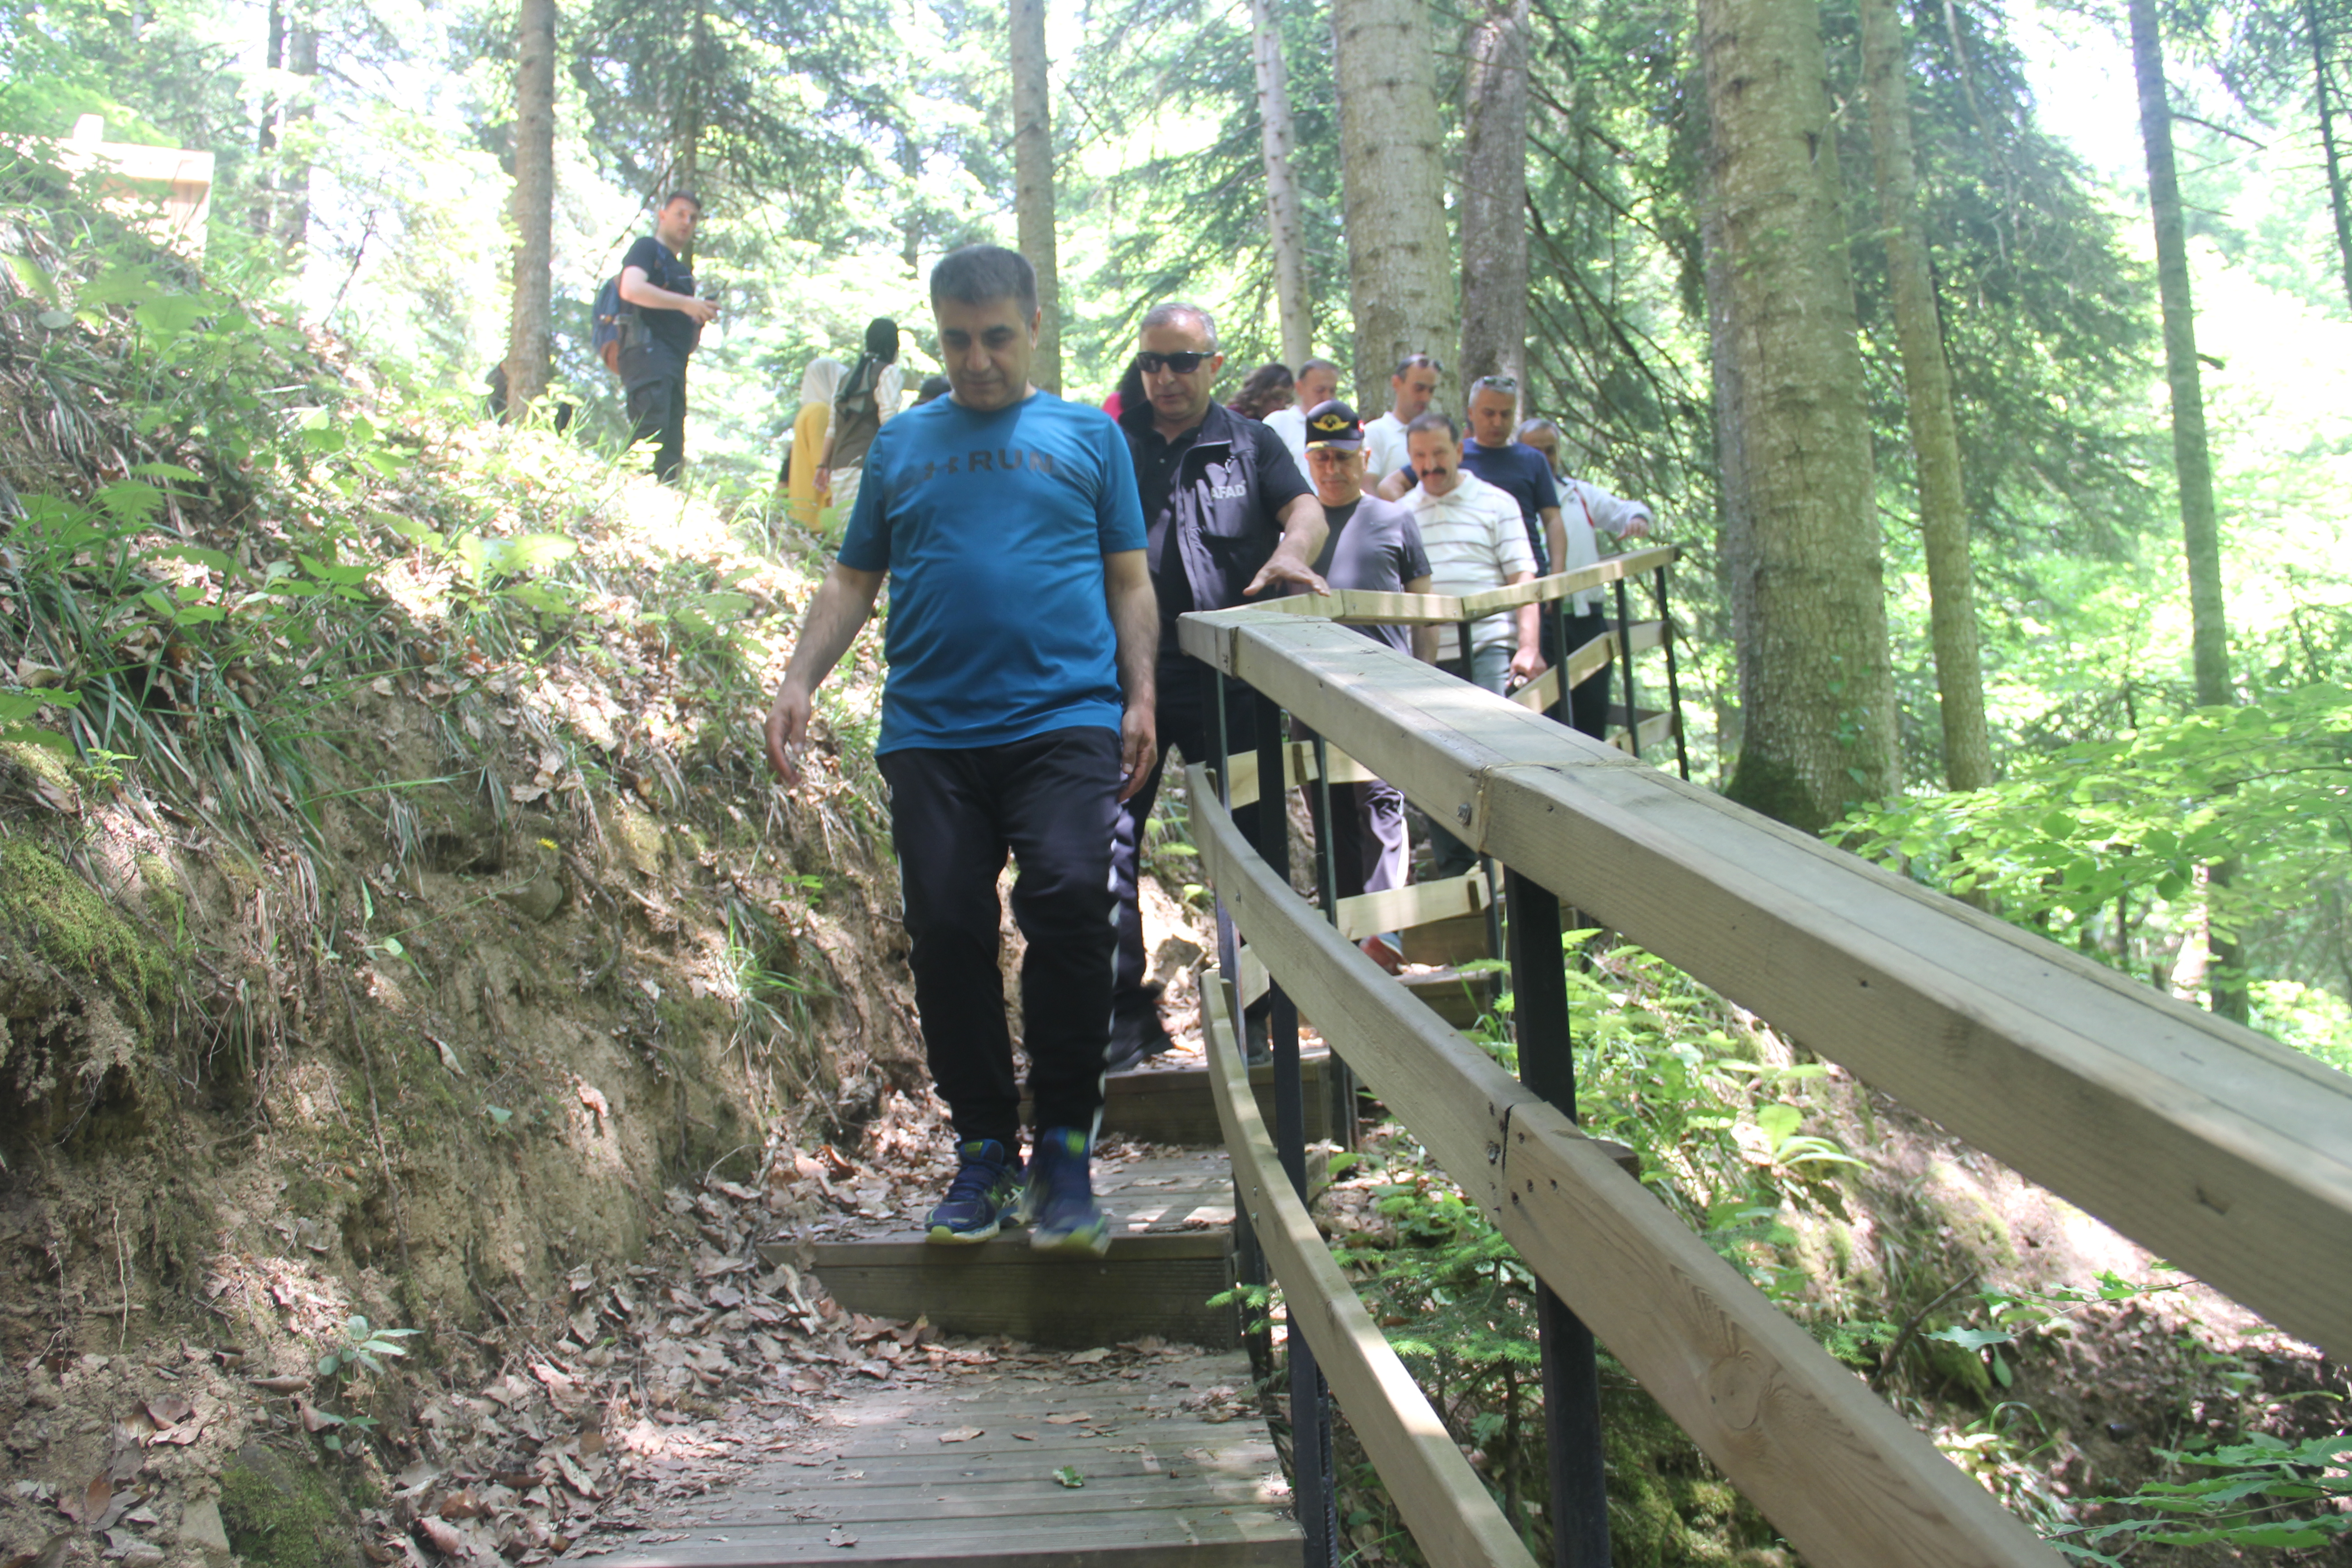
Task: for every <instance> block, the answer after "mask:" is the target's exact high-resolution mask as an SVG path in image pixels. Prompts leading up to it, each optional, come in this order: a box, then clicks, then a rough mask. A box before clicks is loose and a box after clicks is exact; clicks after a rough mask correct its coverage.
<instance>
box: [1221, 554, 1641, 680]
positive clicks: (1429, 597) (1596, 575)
mask: <svg viewBox="0 0 2352 1568" xmlns="http://www.w3.org/2000/svg"><path fill="white" fill-rule="evenodd" d="M1681 555H1682V547H1681V546H1680V545H1675V544H1655V545H1652V546H1650V547H1649V548H1648V549H1646V550H1635V551H1630V552H1627V553H1625V554H1623V555H1612V556H1611V557H1610V558H1609V559H1608V560H1606V561H1602V562H1599V563H1596V564H1594V565H1591V566H1582V567H1579V568H1578V569H1577V570H1576V571H1573V572H1558V573H1554V574H1552V575H1550V576H1549V577H1538V578H1535V579H1534V580H1532V581H1530V582H1526V583H1514V584H1509V585H1508V586H1506V587H1501V588H1489V589H1487V590H1486V591H1485V592H1484V593H1478V594H1466V595H1450V594H1381V593H1372V592H1368V591H1366V590H1364V589H1360V588H1349V589H1341V590H1340V591H1339V592H1337V593H1331V594H1292V595H1286V596H1284V597H1282V598H1279V599H1270V600H1268V601H1266V602H1265V604H1263V605H1252V606H1251V608H1253V609H1258V610H1265V611H1272V612H1274V613H1276V614H1280V615H1288V616H1312V617H1315V618H1318V619H1325V620H1332V621H1346V622H1350V623H1353V624H1359V625H1368V626H1450V625H1452V624H1453V623H1454V622H1456V621H1459V620H1463V619H1465V618H1466V619H1469V620H1474V621H1475V620H1479V619H1483V618H1484V617H1486V616H1492V615H1496V614H1499V613H1500V612H1502V611H1504V610H1513V609H1517V608H1518V606H1520V605H1540V604H1548V603H1549V602H1550V601H1552V600H1554V599H1564V598H1566V597H1568V595H1570V594H1580V593H1583V592H1584V591H1585V590H1586V589H1588V588H1601V587H1606V586H1607V585H1608V584H1612V583H1614V582H1617V581H1619V580H1620V579H1623V578H1633V577H1641V576H1645V575H1647V574H1650V573H1652V572H1654V571H1656V570H1657V569H1658V568H1659V567H1661V566H1666V565H1671V564H1672V563H1674V562H1675V561H1676V560H1678V559H1680V558H1681ZM1185 651H1186V652H1187V653H1191V652H1192V645H1191V644H1189V643H1188V644H1186V645H1185ZM1196 657H1197V656H1196Z"/></svg>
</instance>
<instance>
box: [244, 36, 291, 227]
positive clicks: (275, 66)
mask: <svg viewBox="0 0 2352 1568" xmlns="http://www.w3.org/2000/svg"><path fill="white" fill-rule="evenodd" d="M262 58H263V60H264V61H265V63H266V64H267V65H268V68H270V69H271V70H273V71H278V70H284V69H285V68H286V5H285V0H269V37H268V43H267V45H266V46H265V50H264V54H263V57H262ZM277 147H278V96H277V94H276V93H274V92H265V93H263V94H262V95H261V130H260V132H258V133H257V135H256V136H255V137H254V139H253V150H254V151H255V152H257V153H260V154H261V157H260V159H259V160H258V163H259V167H260V177H259V178H258V179H257V180H256V181H255V182H254V199H253V205H252V207H251V208H250V209H248V211H247V222H248V224H249V225H250V226H251V227H252V229H253V232H254V233H256V234H268V232H269V213H270V171H269V154H270V153H273V152H275V151H276V150H277Z"/></svg>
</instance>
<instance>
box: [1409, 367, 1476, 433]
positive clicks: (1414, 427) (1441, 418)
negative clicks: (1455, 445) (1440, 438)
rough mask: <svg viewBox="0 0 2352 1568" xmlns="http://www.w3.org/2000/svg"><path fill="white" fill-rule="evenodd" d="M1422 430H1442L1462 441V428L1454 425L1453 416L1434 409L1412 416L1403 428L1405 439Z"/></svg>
mask: <svg viewBox="0 0 2352 1568" xmlns="http://www.w3.org/2000/svg"><path fill="white" fill-rule="evenodd" d="M1397 374H1400V375H1402V374H1404V373H1403V372H1402V371H1399V372H1398V373H1397ZM1423 430H1443V431H1444V432H1445V434H1446V435H1447V436H1449V437H1452V438H1453V439H1454V440H1456V441H1459V440H1460V439H1462V426H1459V425H1456V424H1455V423H1454V416H1453V415H1451V414H1447V413H1444V412H1442V411H1440V410H1438V409H1435V408H1433V409H1431V410H1430V411H1429V412H1428V413H1426V414H1417V415H1415V416H1413V421H1412V424H1410V425H1408V426H1405V427H1404V434H1405V439H1406V440H1408V441H1410V440H1411V439H1412V437H1414V436H1415V435H1416V434H1418V433H1419V432H1421V431H1423Z"/></svg>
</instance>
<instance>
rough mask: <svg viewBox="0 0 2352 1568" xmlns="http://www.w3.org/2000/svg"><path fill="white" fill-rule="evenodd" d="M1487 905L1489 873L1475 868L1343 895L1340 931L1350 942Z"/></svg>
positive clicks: (1340, 903) (1453, 916)
mask: <svg viewBox="0 0 2352 1568" xmlns="http://www.w3.org/2000/svg"><path fill="white" fill-rule="evenodd" d="M1485 908H1486V873H1485V872H1484V871H1480V870H1475V869H1473V870H1470V871H1467V872H1465V873H1464V874H1463V875H1461V876H1459V877H1447V878H1444V879H1442V880H1439V881H1435V882H1416V883H1414V884H1413V885H1412V886H1411V887H1406V888H1391V889H1387V890H1385V891H1383V892H1378V893H1359V894H1358V895H1357V896H1356V897H1354V898H1352V899H1341V900H1339V934H1340V935H1341V936H1344V937H1346V938H1347V939H1348V940H1349V942H1361V941H1363V940H1364V938H1366V937H1368V936H1375V935H1378V934H1379V933H1380V932H1381V931H1410V930H1412V928H1413V927H1414V926H1424V925H1430V924H1433V923H1434V922H1436V921H1444V920H1453V919H1454V918H1456V917H1458V916H1461V915H1475V914H1477V913H1478V912H1479V911H1480V910H1484V909H1485ZM1481 923H1484V922H1483V921H1482V922H1481Z"/></svg>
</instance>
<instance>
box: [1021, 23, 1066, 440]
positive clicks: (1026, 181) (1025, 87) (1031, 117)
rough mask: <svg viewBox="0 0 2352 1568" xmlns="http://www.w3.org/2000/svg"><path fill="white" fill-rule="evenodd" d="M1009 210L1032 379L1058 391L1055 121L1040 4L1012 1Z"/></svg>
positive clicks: (1059, 339) (1059, 283)
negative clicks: (1030, 301)
mask: <svg viewBox="0 0 2352 1568" xmlns="http://www.w3.org/2000/svg"><path fill="white" fill-rule="evenodd" d="M1013 213H1014V216H1015V217H1016V218H1017V219H1018V220H1019V224H1020V233H1021V254H1022V255H1024V256H1025V257H1027V258H1029V265H1030V266H1032V267H1034V268H1036V269H1037V306H1038V309H1039V310H1042V311H1043V312H1044V319H1043V320H1042V321H1040V322H1039V324H1038V328H1037V357H1036V358H1035V360H1034V361H1033V362H1032V369H1031V371H1030V375H1031V377H1032V378H1033V379H1034V381H1035V382H1036V383H1037V384H1038V385H1039V386H1042V387H1044V388H1045V390H1046V391H1048V392H1055V393H1058V392H1060V391H1061V390H1062V329H1061V308H1062V299H1061V296H1062V281H1061V272H1060V269H1059V268H1057V267H1056V265H1055V245H1054V121H1053V110H1052V107H1051V104H1050V101H1049V100H1048V96H1047V89H1046V79H1045V0H1013Z"/></svg>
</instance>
